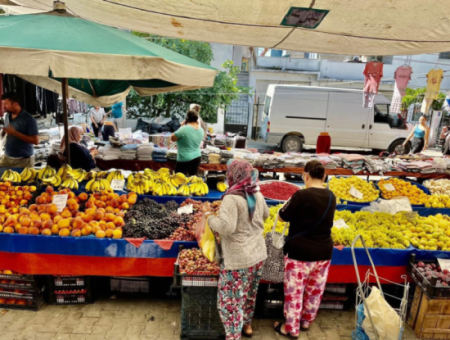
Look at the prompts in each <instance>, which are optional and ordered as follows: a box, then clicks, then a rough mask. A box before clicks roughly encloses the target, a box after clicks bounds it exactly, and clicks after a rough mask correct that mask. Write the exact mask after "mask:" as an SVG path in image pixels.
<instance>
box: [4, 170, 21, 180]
mask: <svg viewBox="0 0 450 340" xmlns="http://www.w3.org/2000/svg"><path fill="white" fill-rule="evenodd" d="M2 181H4V182H21V181H22V178H21V177H20V175H19V173H18V172H17V171H12V170H10V169H8V170H6V171H5V172H4V173H3V175H2Z"/></svg>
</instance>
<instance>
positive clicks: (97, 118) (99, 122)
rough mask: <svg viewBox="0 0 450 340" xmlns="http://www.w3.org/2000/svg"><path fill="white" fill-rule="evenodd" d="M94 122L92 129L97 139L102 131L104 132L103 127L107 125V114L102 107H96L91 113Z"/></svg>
mask: <svg viewBox="0 0 450 340" xmlns="http://www.w3.org/2000/svg"><path fill="white" fill-rule="evenodd" d="M89 114H90V116H91V122H92V129H93V130H94V135H95V137H98V134H99V132H100V131H102V126H103V124H104V123H105V119H106V112H105V110H104V109H103V108H102V107H98V106H95V107H93V108H91V110H90V111H89Z"/></svg>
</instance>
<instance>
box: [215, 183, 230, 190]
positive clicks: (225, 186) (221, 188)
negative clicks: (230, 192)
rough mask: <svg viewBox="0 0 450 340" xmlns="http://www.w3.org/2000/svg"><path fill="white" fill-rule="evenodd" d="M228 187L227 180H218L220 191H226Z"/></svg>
mask: <svg viewBox="0 0 450 340" xmlns="http://www.w3.org/2000/svg"><path fill="white" fill-rule="evenodd" d="M227 189H228V185H226V183H225V182H222V181H220V182H217V190H219V191H220V192H225V191H227Z"/></svg>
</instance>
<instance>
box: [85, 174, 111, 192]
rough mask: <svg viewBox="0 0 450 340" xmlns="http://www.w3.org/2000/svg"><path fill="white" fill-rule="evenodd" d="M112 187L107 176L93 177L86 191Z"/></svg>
mask: <svg viewBox="0 0 450 340" xmlns="http://www.w3.org/2000/svg"><path fill="white" fill-rule="evenodd" d="M110 187H111V186H110V184H109V182H108V180H107V179H105V178H98V177H97V178H93V179H91V180H90V181H89V182H87V183H86V191H103V190H108V189H109V188H110Z"/></svg>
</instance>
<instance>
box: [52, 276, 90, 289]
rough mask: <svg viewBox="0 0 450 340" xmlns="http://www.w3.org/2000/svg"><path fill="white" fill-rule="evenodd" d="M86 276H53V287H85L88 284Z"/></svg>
mask: <svg viewBox="0 0 450 340" xmlns="http://www.w3.org/2000/svg"><path fill="white" fill-rule="evenodd" d="M88 281H89V277H87V276H53V279H52V282H53V285H54V286H55V287H86V286H87V285H88V284H89V283H88Z"/></svg>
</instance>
